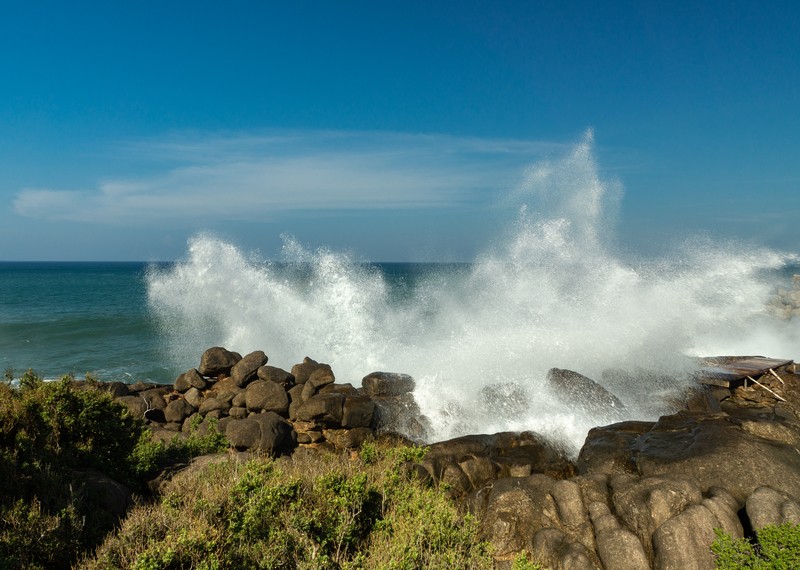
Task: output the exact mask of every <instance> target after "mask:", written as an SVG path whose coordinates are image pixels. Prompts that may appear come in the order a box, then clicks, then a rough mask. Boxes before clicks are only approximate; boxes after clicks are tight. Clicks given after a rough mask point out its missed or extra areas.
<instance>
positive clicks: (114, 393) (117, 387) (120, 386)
mask: <svg viewBox="0 0 800 570" xmlns="http://www.w3.org/2000/svg"><path fill="white" fill-rule="evenodd" d="M98 389H99V390H102V391H103V392H108V393H109V394H111V397H112V398H121V397H122V396H127V395H128V394H129V393H130V392H129V391H128V385H127V384H125V383H124V382H103V383H101V384H98Z"/></svg>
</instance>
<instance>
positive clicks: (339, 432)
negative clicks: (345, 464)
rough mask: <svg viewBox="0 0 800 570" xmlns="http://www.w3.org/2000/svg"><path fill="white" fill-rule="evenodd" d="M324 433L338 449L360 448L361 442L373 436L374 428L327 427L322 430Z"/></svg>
mask: <svg viewBox="0 0 800 570" xmlns="http://www.w3.org/2000/svg"><path fill="white" fill-rule="evenodd" d="M322 435H323V437H324V438H325V439H326V440H328V441H329V442H331V443H332V444H333V446H334V447H335V448H336V449H358V448H359V447H361V444H363V443H364V442H365V441H367V440H369V439H371V438H372V430H370V429H369V428H353V429H326V430H323V431H322Z"/></svg>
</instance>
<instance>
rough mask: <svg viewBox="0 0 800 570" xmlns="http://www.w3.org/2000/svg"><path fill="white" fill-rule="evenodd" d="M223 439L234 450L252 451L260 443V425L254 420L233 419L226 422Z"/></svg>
mask: <svg viewBox="0 0 800 570" xmlns="http://www.w3.org/2000/svg"><path fill="white" fill-rule="evenodd" d="M225 437H227V438H228V441H230V442H231V445H232V446H233V447H235V448H236V449H253V448H255V447H257V446H258V445H259V444H260V443H261V425H260V424H259V423H258V422H257V421H256V420H254V419H234V420H231V421H230V422H228V425H227V427H226V428H225Z"/></svg>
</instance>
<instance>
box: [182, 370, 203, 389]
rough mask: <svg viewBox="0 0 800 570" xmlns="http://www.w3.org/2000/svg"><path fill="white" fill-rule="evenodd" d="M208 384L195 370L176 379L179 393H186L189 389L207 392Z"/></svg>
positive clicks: (188, 371)
mask: <svg viewBox="0 0 800 570" xmlns="http://www.w3.org/2000/svg"><path fill="white" fill-rule="evenodd" d="M207 386H208V382H206V380H205V379H204V378H203V377H202V376H200V373H199V372H198V371H197V369H195V368H190V369H189V370H187V371H186V372H184V373H183V374H181V375H180V376H178V377H177V378H176V379H175V390H177V391H178V392H186V391H187V390H188V389H189V388H192V387H194V388H197V389H198V390H205V389H206V387H207Z"/></svg>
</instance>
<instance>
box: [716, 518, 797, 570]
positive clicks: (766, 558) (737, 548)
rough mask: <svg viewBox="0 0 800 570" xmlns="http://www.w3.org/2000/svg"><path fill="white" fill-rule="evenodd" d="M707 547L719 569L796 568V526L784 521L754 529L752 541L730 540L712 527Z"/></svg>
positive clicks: (767, 569)
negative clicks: (711, 535)
mask: <svg viewBox="0 0 800 570" xmlns="http://www.w3.org/2000/svg"><path fill="white" fill-rule="evenodd" d="M714 532H715V533H716V535H717V538H716V540H715V541H714V543H713V544H712V545H711V550H712V552H713V553H714V554H715V556H716V567H717V568H718V569H720V570H742V569H757V570H773V569H774V570H793V569H795V568H800V526H798V525H794V524H791V523H784V524H781V525H778V526H775V525H767V526H765V527H764V528H762V529H761V530H759V531H758V533H757V535H756V538H757V541H756V542H751V541H749V540H747V539H746V538H739V539H734V538H733V537H731V536H730V535H729V534H726V533H725V532H723V531H722V530H720V529H715V530H714Z"/></svg>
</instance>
